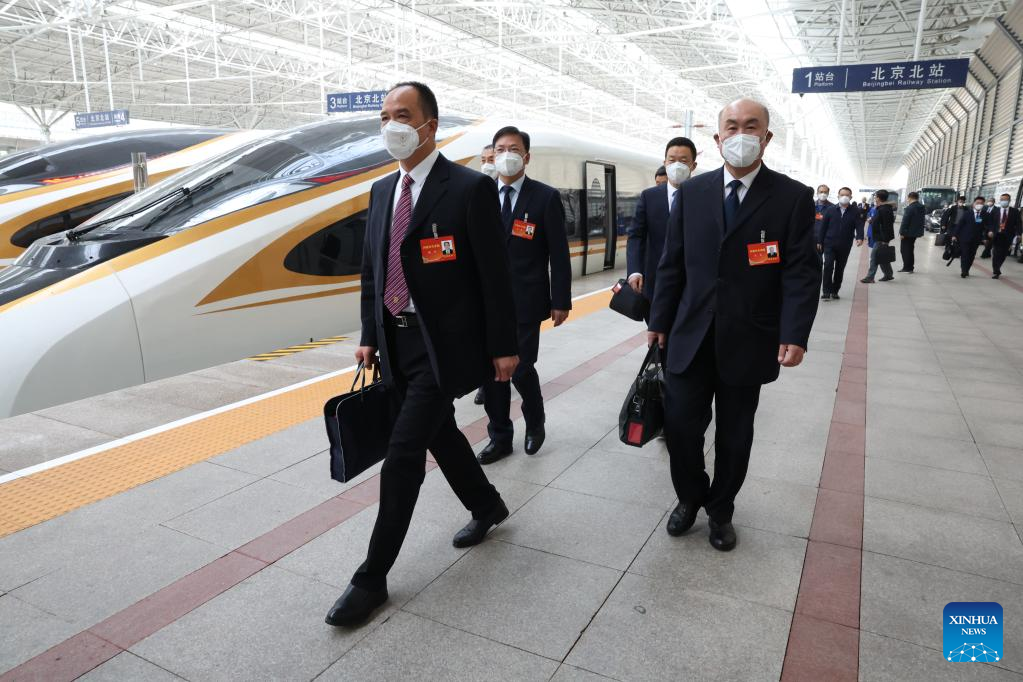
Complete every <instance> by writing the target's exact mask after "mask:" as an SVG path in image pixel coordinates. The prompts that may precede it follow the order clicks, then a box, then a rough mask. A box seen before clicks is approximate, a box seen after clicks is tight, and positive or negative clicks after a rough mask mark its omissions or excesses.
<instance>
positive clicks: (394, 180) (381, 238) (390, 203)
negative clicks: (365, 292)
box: [369, 173, 399, 296]
mask: <svg viewBox="0 0 1023 682" xmlns="http://www.w3.org/2000/svg"><path fill="white" fill-rule="evenodd" d="M398 175H399V174H398V173H395V174H394V175H392V176H391V177H389V178H387V180H386V181H385V182H386V183H387V184H386V185H384V186H383V188H382V189H381V190H380V192H379V193H378V194H379V196H381V197H383V198H385V199H386V203H385V204H384V210H383V211H376V212H374V214H373V215H374V217H375V220H374V223H375V224H374V225H370V226H369V229H370V230H371V232H370V234H374V233H375V238H376V240H377V242H376V243H378V244H379V245H380V248H378V249H376V253H375V256H376V258H375V259H374V260H375V261H376V262H375V263H374V264H373V265H374V271H375V272H378V273H383V272H384V264H385V263H386V262H387V261H386V253H387V250H388V249H389V248H390V243H391V220H392V215H393V213H394V190H395V188H396V187H397V186H398ZM376 287H377V289H378V290H379V291H380V294H381V296H382V295H383V290H384V277H383V276H381V277H377V278H376Z"/></svg>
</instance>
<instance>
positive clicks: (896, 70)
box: [792, 59, 970, 93]
mask: <svg viewBox="0 0 1023 682" xmlns="http://www.w3.org/2000/svg"><path fill="white" fill-rule="evenodd" d="M969 65H970V60H969V59H929V60H926V61H919V62H914V61H905V62H888V63H885V64H849V65H845V66H809V67H805V68H799V69H792V92H794V93H808V92H870V91H884V90H923V89H927V88H959V87H962V86H964V85H966V74H967V70H968V67H969Z"/></svg>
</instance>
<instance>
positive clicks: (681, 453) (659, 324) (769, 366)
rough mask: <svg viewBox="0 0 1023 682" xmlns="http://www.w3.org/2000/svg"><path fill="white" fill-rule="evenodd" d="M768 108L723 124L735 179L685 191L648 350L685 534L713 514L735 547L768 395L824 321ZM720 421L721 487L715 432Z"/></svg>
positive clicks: (721, 540) (676, 526)
mask: <svg viewBox="0 0 1023 682" xmlns="http://www.w3.org/2000/svg"><path fill="white" fill-rule="evenodd" d="M769 119H770V114H769V113H768V111H767V107H765V106H764V105H763V104H761V103H759V102H756V101H753V100H749V99H741V100H738V101H735V102H732V103H731V104H729V105H728V106H726V107H725V108H724V109H723V110H722V111H721V113H720V115H719V116H718V134H717V135H715V136H714V139H715V141H717V143H718V149H719V151H720V152H721V155H722V157H724V160H725V165H724V168H721V169H719V170H716V171H714V172H711V173H706V174H704V175H700V176H697V177H695V178H693V179H692V180H690V181H688V182H685V183H683V184H682V186H681V187H680V188H679V192H680V196H679V197H677V198H676V201H675V204H674V206H673V208H672V211H671V215H670V217H669V220H668V239H667V242H666V244H665V247H664V257H663V258H662V260H661V262H660V265H659V266H658V268H657V290H656V291H655V292H654V301H653V307H652V311H651V315H650V325H649V332H650V333H649V340H650V343H651V344H652V343H657V344H658V345H659V346H660V347H661V348H662V349H663V348H665V345H667V357H666V358H664V359H663V360H664V411H665V420H664V421H665V426H664V436H665V440H666V441H667V445H668V453H669V457H670V461H671V480H672V483H673V484H674V486H675V492H676V494H677V495H678V499H679V504H678V506H677V507H676V508H675V510H674V511H673V512H672V513H671V516H670V517H669V519H668V525H667V531H668V533H669V534H671V535H681V534H682V533H684V532H685V531H687V530H688V529H689V528H690V527H692V525H693V522H694V521H695V519H696V513H697V511H698V510H699V508H700V507H701V506H703V507H706V509H707V514H708V516H709V517H710V521H709V525H710V543H711V545H712V546H713V547H714V548H715V549H718V550H721V551H728V550H731V549H732V548H734V547H735V544H736V536H735V529H734V527H733V526H732V513H733V511H734V509H735V496H736V495H737V494H738V493H739V489H740V488H741V487H742V483H743V481H744V480H745V478H746V470H747V467H748V466H749V457H750V448H751V447H752V445H753V421H754V417H755V415H756V411H757V405H758V403H759V400H760V387H761V385H762V384H766V383H769V382H771V381H774V380H775V379H777V378H778V372H779V365H780V366H784V367H795V366H796V365H798V364H799V363H800V362H802V360H803V354H804V353H805V352H806V345H807V340H808V339H809V336H810V328H811V327H812V326H813V320H814V317H815V315H816V313H817V287H818V284H819V281H820V266H819V264H818V260H817V254H816V251H815V249H814V241H813V238H814V235H813V222H814V204H813V197H812V193H811V190H810V188H809V187H806V186H805V185H802V184H800V183H799V182H796V181H795V180H793V179H791V178H789V177H788V176H786V175H782V174H781V173H777V172H775V171H772V170H770V169H769V168H767V167H766V166H764V164H763V162H762V161H761V157H762V156H763V153H764V147H766V146H767V144H768V143H769V142H770V141H771V137H772V136H773V135H772V133H771V132H770V125H769V124H770V121H769ZM712 402H713V404H714V408H715V409H716V411H717V416H716V427H715V435H714V448H715V455H714V480H713V482H711V481H710V479H709V477H708V476H707V472H706V468H705V464H704V457H703V446H704V432H705V431H706V429H707V426H708V425H709V423H710V419H711V410H710V408H711V403H712Z"/></svg>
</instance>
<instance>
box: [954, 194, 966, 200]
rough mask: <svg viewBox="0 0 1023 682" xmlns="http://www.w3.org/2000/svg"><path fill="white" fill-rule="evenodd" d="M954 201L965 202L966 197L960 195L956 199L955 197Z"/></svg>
mask: <svg viewBox="0 0 1023 682" xmlns="http://www.w3.org/2000/svg"><path fill="white" fill-rule="evenodd" d="M956 201H966V195H965V194H960V195H959V196H958V197H956Z"/></svg>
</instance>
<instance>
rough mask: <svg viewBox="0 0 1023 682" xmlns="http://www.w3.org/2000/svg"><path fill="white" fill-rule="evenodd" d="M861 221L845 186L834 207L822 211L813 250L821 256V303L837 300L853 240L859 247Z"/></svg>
mask: <svg viewBox="0 0 1023 682" xmlns="http://www.w3.org/2000/svg"><path fill="white" fill-rule="evenodd" d="M864 218H865V216H864V215H863V213H862V212H861V211H860V209H859V208H857V207H856V206H854V205H852V190H851V189H849V188H848V187H843V188H842V189H840V190H838V205H837V206H831V207H830V208H828V209H827V210H826V211H825V212H824V218H823V220H821V229H820V234H819V235H818V239H820V241H819V242H818V243H817V251H818V252H820V253H823V254H824V276H823V277H822V278H821V300H824V301H830V300H832V299H834V300H836V301H837V300H838V299H839V296H838V290H839V289H841V288H842V275H843V274H844V273H845V264H846V262H847V261H848V260H849V252H850V251H852V245H853V240H854V239H855V240H856V246H863V220H864Z"/></svg>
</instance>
